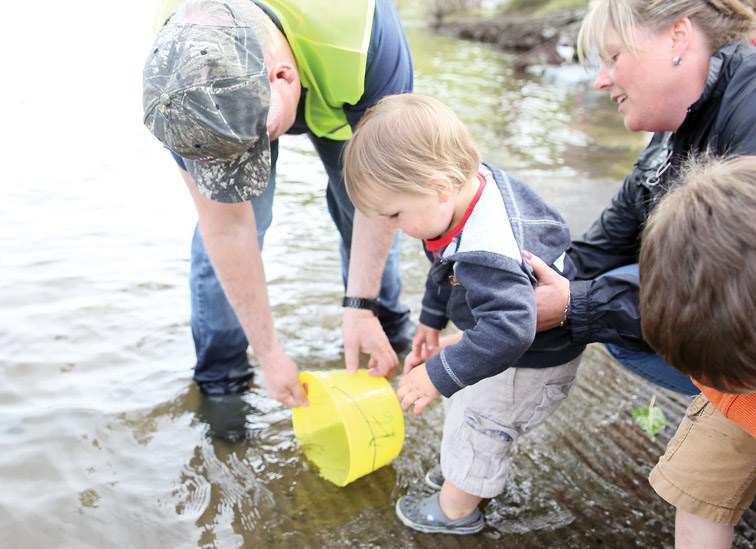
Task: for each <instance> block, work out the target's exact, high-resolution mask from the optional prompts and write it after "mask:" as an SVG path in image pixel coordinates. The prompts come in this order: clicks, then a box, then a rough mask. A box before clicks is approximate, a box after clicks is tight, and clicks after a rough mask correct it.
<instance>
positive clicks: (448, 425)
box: [441, 357, 580, 498]
mask: <svg viewBox="0 0 756 549" xmlns="http://www.w3.org/2000/svg"><path fill="white" fill-rule="evenodd" d="M579 364H580V357H578V358H576V359H574V360H572V361H570V362H568V363H567V364H563V365H561V366H554V367H551V368H510V369H508V370H506V371H504V372H502V373H501V374H499V375H497V376H494V377H490V378H487V379H483V380H481V381H479V382H478V383H476V384H475V385H470V386H469V387H465V388H464V389H462V390H461V391H459V392H457V393H455V394H454V395H452V397H451V398H449V399H448V400H446V401H445V404H446V419H445V420H444V434H443V440H442V441H441V470H442V472H443V474H444V478H445V479H446V480H448V481H450V482H452V483H453V484H454V485H455V486H457V487H458V488H460V489H461V490H463V491H465V492H467V493H468V494H472V495H476V496H479V497H482V498H492V497H495V496H497V495H499V494H500V493H502V492H503V491H504V487H505V485H506V481H507V478H508V477H509V453H510V450H511V449H512V445H513V444H514V443H515V442H516V441H517V439H518V438H519V437H520V436H521V435H524V434H525V433H527V432H529V431H531V430H532V429H534V428H535V427H537V426H538V425H540V424H541V423H543V422H544V421H546V419H548V417H549V416H550V415H551V414H553V413H554V411H555V410H556V409H557V407H558V406H559V404H561V402H562V401H563V400H564V399H565V398H567V395H569V393H570V391H571V390H572V388H573V386H574V385H575V378H576V374H577V368H578V365H579Z"/></svg>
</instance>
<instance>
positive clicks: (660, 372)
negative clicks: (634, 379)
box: [599, 263, 701, 396]
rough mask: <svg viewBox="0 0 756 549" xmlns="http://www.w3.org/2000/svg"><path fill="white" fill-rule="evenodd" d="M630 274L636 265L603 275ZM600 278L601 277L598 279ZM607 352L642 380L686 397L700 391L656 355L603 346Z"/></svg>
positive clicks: (636, 274)
mask: <svg viewBox="0 0 756 549" xmlns="http://www.w3.org/2000/svg"><path fill="white" fill-rule="evenodd" d="M616 274H630V275H634V276H638V264H637V263H635V264H633V265H625V266H623V267H618V268H617V269H613V270H611V271H608V272H606V273H604V274H603V275H601V276H605V275H616ZM599 278H601V277H599ZM605 346H606V348H607V350H608V351H609V352H610V353H611V354H612V356H613V357H614V358H616V359H617V360H618V361H619V362H620V364H622V365H623V366H624V367H625V368H627V369H628V370H630V371H632V372H635V373H636V374H638V375H639V376H641V377H642V378H644V379H647V380H649V381H651V382H652V383H654V384H656V385H659V386H660V387H664V388H665V389H670V390H671V391H675V392H678V393H681V394H683V395H686V396H692V395H696V394H698V393H700V392H701V391H700V390H699V389H698V387H696V386H695V385H693V382H692V381H691V380H690V377H688V376H686V375H685V374H683V373H682V372H680V371H679V370H676V369H675V368H673V367H672V366H670V365H669V364H667V363H666V362H665V361H664V359H662V358H661V357H660V356H659V355H657V354H656V353H644V352H641V351H630V350H628V349H623V348H621V347H617V346H616V345H612V344H610V343H607V344H605Z"/></svg>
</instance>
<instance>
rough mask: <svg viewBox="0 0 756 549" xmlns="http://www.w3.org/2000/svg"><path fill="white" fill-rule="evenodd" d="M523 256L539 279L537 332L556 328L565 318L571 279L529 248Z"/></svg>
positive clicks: (536, 291)
mask: <svg viewBox="0 0 756 549" xmlns="http://www.w3.org/2000/svg"><path fill="white" fill-rule="evenodd" d="M522 256H523V258H524V259H525V261H527V262H528V264H529V265H530V266H531V267H532V268H533V274H534V275H535V277H536V278H537V279H538V283H537V284H536V287H535V297H536V303H537V306H538V319H537V321H536V332H543V331H544V330H549V329H551V328H556V327H557V326H559V325H561V323H562V321H563V320H564V313H565V310H566V307H567V301H568V300H569V298H570V281H569V280H567V279H566V278H564V277H563V276H562V275H560V274H559V273H557V272H556V271H555V270H554V269H552V268H551V267H549V266H548V265H546V263H544V262H543V260H541V258H539V257H537V256H535V255H533V254H532V253H530V252H528V251H527V250H523V252H522Z"/></svg>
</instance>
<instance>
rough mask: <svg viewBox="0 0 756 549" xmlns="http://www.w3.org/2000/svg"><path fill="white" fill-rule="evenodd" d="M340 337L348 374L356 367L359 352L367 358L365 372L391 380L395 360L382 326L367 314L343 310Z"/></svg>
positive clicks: (358, 364) (355, 369) (397, 361)
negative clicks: (368, 356) (368, 357)
mask: <svg viewBox="0 0 756 549" xmlns="http://www.w3.org/2000/svg"><path fill="white" fill-rule="evenodd" d="M341 332H342V337H343V338H344V362H345V363H346V369H347V371H348V372H350V373H352V374H354V373H356V372H357V370H358V369H359V367H360V352H363V353H365V354H367V355H370V360H369V361H368V372H369V374H370V375H372V376H382V377H386V378H389V379H390V378H391V377H393V375H394V373H395V372H396V367H397V366H398V365H399V358H398V357H397V356H396V353H395V352H394V349H392V348H391V343H389V340H388V338H387V337H386V334H385V333H384V332H383V327H382V326H381V323H380V322H379V321H378V317H376V316H375V315H374V314H373V313H372V312H371V311H368V310H365V309H353V308H351V307H347V308H345V309H344V321H343V324H342V326H341Z"/></svg>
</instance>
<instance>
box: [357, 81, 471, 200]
mask: <svg viewBox="0 0 756 549" xmlns="http://www.w3.org/2000/svg"><path fill="white" fill-rule="evenodd" d="M479 165H480V152H479V151H478V147H477V146H476V144H475V142H474V141H473V139H472V137H471V136H470V133H469V132H468V131H467V128H466V127H465V125H464V124H463V123H462V121H461V120H460V119H459V118H458V117H457V115H456V114H455V113H454V111H453V110H452V109H450V108H449V107H447V106H446V105H444V104H443V103H441V102H440V101H438V100H436V99H433V98H431V97H428V96H424V95H419V94H401V95H392V96H388V97H385V98H383V99H382V100H381V101H379V102H378V103H377V104H376V105H374V106H373V107H371V108H370V109H368V111H367V112H366V113H365V115H364V116H363V117H362V120H360V123H359V124H358V125H357V128H356V129H355V132H354V135H353V136H352V139H351V141H350V142H349V143H348V144H347V146H346V149H345V150H344V180H345V182H346V189H347V192H348V193H349V197H350V198H351V199H352V202H353V203H354V205H355V207H357V209H359V210H361V211H375V210H376V209H377V206H379V205H380V203H381V201H382V200H383V199H385V198H386V196H390V195H392V194H395V193H413V194H433V193H438V192H440V191H445V190H451V189H455V188H458V187H460V186H461V185H463V184H464V183H465V182H467V181H469V180H470V179H471V178H472V177H474V176H475V173H476V172H477V170H478V167H479Z"/></svg>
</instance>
